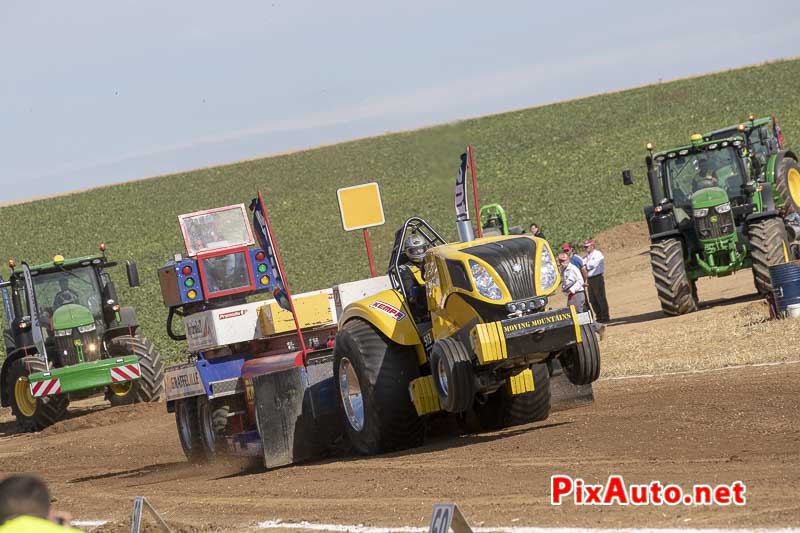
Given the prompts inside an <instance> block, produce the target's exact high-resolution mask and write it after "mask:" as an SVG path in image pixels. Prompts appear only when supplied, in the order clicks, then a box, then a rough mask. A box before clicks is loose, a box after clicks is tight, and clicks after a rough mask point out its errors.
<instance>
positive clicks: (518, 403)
mask: <svg viewBox="0 0 800 533" xmlns="http://www.w3.org/2000/svg"><path fill="white" fill-rule="evenodd" d="M531 372H533V386H534V390H533V391H531V392H525V393H522V394H511V390H510V389H509V386H508V385H504V386H502V387H500V389H498V390H497V391H496V392H494V393H492V394H490V395H489V397H488V398H487V399H486V401H485V402H483V403H480V402H479V401H477V400H476V401H475V405H474V407H473V411H474V412H475V416H476V419H477V420H476V421H477V425H478V429H479V430H482V431H491V430H495V429H501V428H505V427H510V426H518V425H520V424H528V423H530V422H539V421H541V420H545V419H546V418H547V417H548V416H550V371H549V369H548V368H547V364H546V363H538V364H535V365H531Z"/></svg>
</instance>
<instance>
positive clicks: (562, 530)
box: [256, 520, 800, 533]
mask: <svg viewBox="0 0 800 533" xmlns="http://www.w3.org/2000/svg"><path fill="white" fill-rule="evenodd" d="M256 527H257V528H258V529H294V530H303V531H331V532H335V533H424V532H426V531H428V528H427V527H414V526H398V527H380V526H365V525H361V524H359V525H356V524H317V523H314V522H306V521H302V522H283V521H281V520H267V521H265V522H260V523H259V524H258V525H257V526H256ZM472 531H474V532H475V533H747V532H751V531H752V532H755V533H800V529H798V528H780V529H761V528H759V529H756V528H751V529H747V528H743V529H697V528H695V529H690V528H609V529H603V528H580V527H530V526H510V527H509V526H497V527H492V526H489V527H473V528H472Z"/></svg>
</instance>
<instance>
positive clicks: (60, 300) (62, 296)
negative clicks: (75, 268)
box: [53, 278, 78, 311]
mask: <svg viewBox="0 0 800 533" xmlns="http://www.w3.org/2000/svg"><path fill="white" fill-rule="evenodd" d="M58 286H59V290H58V292H57V293H56V297H55V298H54V299H53V310H54V311H55V310H56V309H58V308H59V307H61V306H62V305H67V304H76V303H78V293H77V292H76V291H75V290H74V289H70V287H69V280H68V279H67V278H61V279H59V280H58Z"/></svg>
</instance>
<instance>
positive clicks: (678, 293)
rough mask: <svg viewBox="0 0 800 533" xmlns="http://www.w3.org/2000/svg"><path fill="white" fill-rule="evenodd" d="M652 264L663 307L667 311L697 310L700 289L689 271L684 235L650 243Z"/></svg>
mask: <svg viewBox="0 0 800 533" xmlns="http://www.w3.org/2000/svg"><path fill="white" fill-rule="evenodd" d="M650 267H651V269H652V270H653V279H654V280H655V282H656V290H657V291H658V299H659V300H660V301H661V309H662V310H663V311H664V313H666V314H667V315H683V314H686V313H691V312H693V311H697V293H696V292H695V290H694V289H693V285H694V284H693V283H692V282H690V281H689V277H688V276H687V275H686V262H685V259H684V257H683V244H682V243H681V241H680V239H664V240H662V241H658V242H654V243H652V244H651V245H650Z"/></svg>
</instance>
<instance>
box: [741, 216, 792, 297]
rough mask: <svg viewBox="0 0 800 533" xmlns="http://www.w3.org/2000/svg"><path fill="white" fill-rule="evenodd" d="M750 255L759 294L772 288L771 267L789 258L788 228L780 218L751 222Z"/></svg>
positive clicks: (764, 293)
mask: <svg viewBox="0 0 800 533" xmlns="http://www.w3.org/2000/svg"><path fill="white" fill-rule="evenodd" d="M747 233H748V235H749V237H750V247H751V250H750V257H752V260H753V281H754V282H755V285H756V290H758V292H759V294H762V295H766V294H768V293H769V291H771V290H772V280H771V279H770V276H769V267H771V266H772V265H778V264H780V263H785V262H786V261H788V260H789V243H788V242H787V237H786V228H785V227H784V225H783V221H782V220H781V219H780V218H765V219H762V220H759V221H757V222H754V223H752V224H750V227H749V228H748V230H747Z"/></svg>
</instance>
